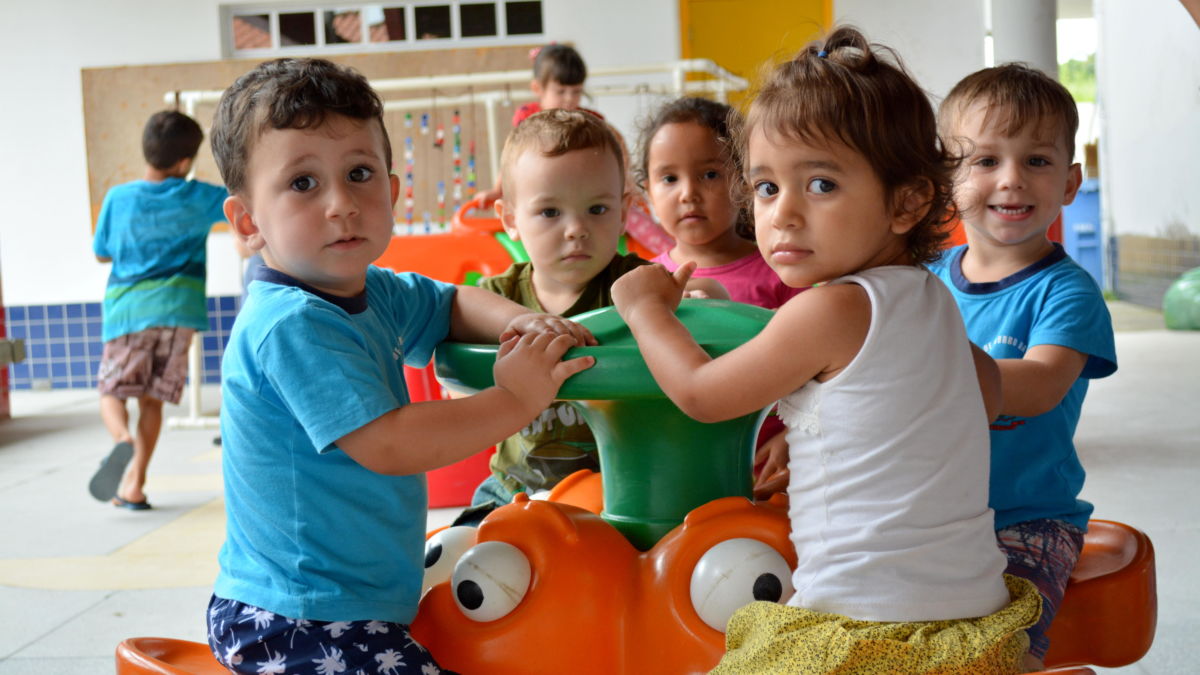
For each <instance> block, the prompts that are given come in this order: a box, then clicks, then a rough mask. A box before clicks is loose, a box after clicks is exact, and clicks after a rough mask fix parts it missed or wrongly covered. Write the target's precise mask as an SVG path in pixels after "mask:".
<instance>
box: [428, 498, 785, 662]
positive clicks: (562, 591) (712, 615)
mask: <svg viewBox="0 0 1200 675" xmlns="http://www.w3.org/2000/svg"><path fill="white" fill-rule="evenodd" d="M460 529H467V530H468V532H467V537H468V538H469V539H470V538H471V537H470V532H469V528H450V529H448V530H444V531H442V532H441V533H438V535H446V536H452V533H455V531H456V530H460ZM438 535H434V536H433V537H431V538H430V541H429V547H428V548H427V550H438V549H439V547H440V546H441V544H440V542H439V540H438V539H439V537H438ZM468 544H469V545H470V548H468V549H467V550H466V552H464V553H462V554H461V557H459V558H458V559H457V564H455V565H453V570H454V571H453V574H452V575H451V577H450V579H449V581H448V582H445V583H440V584H437V585H435V586H434V587H433V588H432V589H431V590H430V591H429V592H428V593H427V594H426V595H425V597H424V598H423V599H422V601H421V608H420V611H419V612H418V613H417V619H416V621H414V622H413V624H412V633H413V637H414V638H416V639H417V641H419V642H420V643H421V644H423V645H425V646H426V647H428V648H429V649H430V651H432V652H433V653H434V654H435V655H436V656H437V658H438V660H439V662H440V663H441V664H442V665H443V666H444V667H446V668H448V669H451V670H454V671H458V672H462V673H490V674H494V675H502V674H504V673H550V672H567V671H569V672H574V673H646V672H654V673H683V672H698V671H705V670H708V669H710V668H712V667H713V666H714V665H716V663H717V661H718V660H719V659H720V658H721V654H722V653H723V652H724V650H725V634H724V629H725V623H726V621H728V619H729V616H730V615H731V614H732V613H733V611H734V610H735V609H737V608H738V607H741V606H742V605H744V604H746V603H747V602H750V601H752V600H755V599H758V600H773V601H779V600H780V599H784V598H786V597H787V596H788V595H790V594H791V571H790V570H791V568H792V567H794V566H795V563H796V560H795V555H794V553H793V552H792V546H791V544H790V542H789V541H788V521H787V517H786V514H785V513H784V511H783V509H782V508H781V506H780V504H779V503H778V502H768V503H759V504H752V503H751V502H750V501H749V500H747V499H745V498H743V497H728V498H725V499H718V500H715V501H713V502H710V503H708V504H705V505H704V506H702V507H700V508H697V509H695V510H694V511H692V512H691V513H690V514H688V516H687V517H686V518H685V519H684V522H683V524H681V525H679V526H678V527H676V528H675V529H674V530H672V531H671V532H670V533H668V534H667V535H666V536H665V537H663V538H662V539H661V540H660V541H659V542H658V543H657V544H656V545H655V546H654V547H652V548H651V549H650V550H648V551H645V552H642V551H639V550H637V548H635V547H634V546H633V545H632V544H630V543H629V541H628V540H627V539H626V538H625V537H624V536H622V535H621V533H620V532H619V531H618V530H617V529H616V528H614V527H613V526H612V525H610V524H608V523H607V522H605V521H604V520H602V519H601V518H600V517H599V516H597V515H596V514H594V513H591V512H588V511H585V510H583V509H579V508H577V507H574V506H570V505H567V504H559V503H555V502H548V501H533V500H529V499H528V498H526V497H525V496H524V495H518V496H517V499H516V501H514V502H513V503H512V504H510V505H508V506H505V507H503V508H500V509H497V510H496V511H495V512H493V513H492V514H491V515H489V516H488V517H487V518H486V519H484V521H483V522H482V523H481V524H480V526H479V528H478V531H477V532H476V533H475V536H474V537H473V542H468ZM460 550H461V549H460ZM451 555H455V554H451ZM515 645H522V647H521V648H514V646H515Z"/></svg>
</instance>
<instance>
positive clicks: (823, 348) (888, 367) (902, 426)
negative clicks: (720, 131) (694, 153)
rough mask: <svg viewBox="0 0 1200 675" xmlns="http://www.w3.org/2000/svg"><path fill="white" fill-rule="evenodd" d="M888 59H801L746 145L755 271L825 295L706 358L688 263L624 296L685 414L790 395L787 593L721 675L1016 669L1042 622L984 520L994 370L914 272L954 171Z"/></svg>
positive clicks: (759, 107) (652, 275) (637, 280)
mask: <svg viewBox="0 0 1200 675" xmlns="http://www.w3.org/2000/svg"><path fill="white" fill-rule="evenodd" d="M878 51H879V48H877V47H876V46H872V45H870V44H868V43H867V41H866V39H865V38H864V37H863V36H862V35H861V34H859V33H858V32H857V31H855V30H854V29H848V28H842V29H839V30H837V31H835V32H834V33H833V34H832V35H830V37H829V38H827V39H826V40H825V41H823V42H820V43H814V44H813V45H810V46H809V47H808V48H807V49H805V50H804V51H802V52H801V53H800V54H799V55H797V56H796V57H795V59H793V60H792V61H790V62H788V63H784V64H782V65H780V66H779V67H778V68H777V69H776V71H775V73H774V74H773V76H772V77H771V78H770V79H769V81H768V82H767V83H766V85H765V86H764V87H763V88H762V90H761V91H760V92H759V94H758V96H757V98H756V99H755V101H754V103H753V105H752V106H751V108H750V111H749V114H748V115H747V118H746V122H745V126H744V128H743V129H741V130H740V133H739V135H738V138H737V144H738V150H739V152H740V156H741V158H742V167H743V171H744V172H745V179H746V182H747V184H748V187H749V189H750V192H751V198H752V202H753V207H754V219H755V228H756V231H755V235H756V239H757V242H758V246H759V249H760V251H761V252H762V255H763V257H764V258H765V259H766V260H767V261H768V262H769V264H770V265H771V267H772V268H773V269H774V270H775V272H776V273H777V274H778V275H779V276H780V278H781V279H782V280H783V281H784V283H786V284H787V285H789V286H792V287H795V288H805V287H813V286H815V287H814V288H811V290H809V291H807V292H805V293H801V294H800V295H798V296H796V297H795V298H793V299H791V300H789V301H788V302H787V303H786V304H785V305H783V306H782V307H781V308H780V309H779V310H778V311H777V313H776V315H775V316H774V317H773V318H772V319H771V321H770V322H769V323H768V324H767V326H766V327H764V328H763V330H762V332H760V333H759V334H758V335H757V336H756V337H754V338H753V339H751V340H750V341H749V342H747V343H746V344H744V345H743V346H742V347H740V348H738V349H736V350H734V351H731V352H729V353H727V354H724V355H722V356H720V357H718V358H712V357H710V356H708V355H707V353H705V352H704V350H703V349H701V348H700V347H699V346H698V345H697V344H696V342H695V341H694V340H693V339H692V337H691V335H690V334H689V333H688V331H687V329H686V328H684V326H683V325H682V324H681V323H680V322H679V321H678V320H677V319H676V318H675V316H674V310H675V308H676V307H677V305H678V303H679V300H680V297H681V294H682V292H683V288H684V284H685V283H686V282H687V279H688V277H689V275H690V274H691V272H692V270H693V269H694V264H686V265H683V266H681V267H680V268H679V270H678V271H677V272H676V273H675V274H674V275H672V274H670V273H668V272H666V271H665V269H664V268H662V267H660V266H648V267H643V268H640V269H637V270H634V271H632V272H630V273H628V274H626V275H625V276H624V277H622V278H621V279H620V280H618V282H617V283H616V285H614V286H613V291H612V292H613V298H614V301H615V304H616V306H617V309H618V311H619V312H620V313H621V316H622V317H623V318H624V319H625V321H626V322H627V323H628V324H629V327H630V329H631V330H632V332H633V335H634V337H635V338H636V339H637V341H638V344H639V346H640V348H641V350H642V353H643V356H644V357H645V359H646V363H647V364H648V366H649V367H650V370H651V372H652V373H653V374H654V377H655V379H656V380H657V381H658V383H659V385H660V386H661V387H662V389H663V391H664V392H665V393H666V394H667V395H668V396H669V397H670V398H671V399H672V401H674V402H675V403H676V405H678V406H679V407H680V408H681V409H682V410H683V411H684V412H685V413H687V414H688V415H690V416H692V417H694V418H696V419H697V420H700V421H704V422H714V421H720V420H726V419H731V418H734V417H737V416H741V415H744V414H748V413H750V412H753V411H756V410H761V409H762V408H764V407H766V406H768V405H770V404H771V403H773V402H775V401H780V414H781V417H782V419H783V420H784V422H785V423H786V424H787V426H788V436H787V440H788V452H787V453H786V455H787V456H784V453H782V452H780V453H777V454H778V456H773V457H771V458H770V459H769V460H768V466H767V468H766V470H764V474H769V473H770V471H771V470H772V469H774V468H779V469H782V468H783V467H784V466H786V467H787V469H788V470H789V471H790V478H789V482H788V486H787V493H788V497H789V517H790V519H791V522H792V542H793V544H794V545H795V548H796V555H797V558H798V560H799V564H798V566H797V568H796V570H795V571H794V574H793V579H792V582H793V586H794V588H795V592H794V594H793V595H792V596H791V598H790V599H786V602H787V607H784V606H781V605H775V604H772V603H762V602H756V603H753V604H751V605H748V606H747V607H745V608H743V609H742V610H739V611H738V612H737V613H735V614H734V616H733V618H732V619H731V620H730V623H729V628H728V631H727V640H726V642H727V647H728V649H729V651H728V652H727V654H726V656H725V658H724V659H722V661H721V664H720V666H719V667H718V669H717V670H718V671H721V672H737V673H746V672H793V673H795V672H825V670H826V669H829V668H834V667H837V664H838V663H846V662H851V663H856V664H860V665H861V664H873V663H874V664H876V666H872V667H879V668H882V670H879V671H878V672H908V673H916V672H922V671H923V670H927V669H930V668H933V667H935V665H936V668H938V669H940V670H939V671H938V672H963V673H968V672H996V673H1004V672H1019V667H1020V666H1019V663H1020V655H1021V653H1023V652H1024V650H1025V645H1026V644H1027V643H1026V642H1024V640H1025V636H1024V630H1023V629H1024V628H1025V627H1026V626H1028V625H1030V624H1032V622H1033V621H1034V620H1036V618H1037V613H1038V611H1039V610H1040V599H1039V596H1038V595H1037V592H1036V590H1032V586H1030V585H1028V584H1027V583H1026V582H1019V581H1016V580H1008V581H1007V582H1006V579H1005V577H1004V576H1003V570H1004V568H1005V559H1004V556H1003V555H1002V554H1001V553H1000V551H999V549H998V547H997V544H996V540H995V535H994V533H993V528H992V520H993V517H992V512H991V510H990V509H989V508H988V506H987V499H988V462H989V459H988V455H989V445H988V444H989V441H988V430H987V428H988V422H989V420H990V419H991V418H993V417H994V416H995V414H996V412H997V410H998V406H999V374H998V371H997V369H996V365H995V363H994V362H992V360H991V359H990V358H988V357H987V356H986V355H985V354H984V353H983V352H982V351H980V350H978V349H976V348H974V346H973V345H971V344H970V343H969V342H968V340H967V337H966V334H965V332H964V329H963V326H962V320H961V318H960V316H959V314H958V310H957V308H956V306H955V303H954V300H953V298H952V297H951V296H950V294H949V292H948V291H947V290H946V289H945V287H944V286H943V285H942V284H941V282H940V281H938V279H937V278H936V277H934V276H932V275H931V274H930V273H929V272H927V271H926V270H925V268H924V267H923V266H922V265H923V263H925V262H928V261H930V260H932V259H934V258H936V256H937V254H938V251H939V250H940V247H941V245H942V242H943V241H944V239H945V238H946V236H947V232H946V229H945V223H946V222H947V220H948V216H947V205H948V199H949V194H950V189H951V183H950V181H951V175H952V172H953V169H954V163H953V160H952V158H950V157H948V155H947V154H946V153H945V152H944V151H943V149H942V146H941V145H940V143H939V141H938V139H937V136H936V127H935V125H934V115H933V110H932V108H931V107H930V105H929V102H928V100H927V98H926V96H925V94H924V92H923V91H922V90H921V89H920V87H919V86H917V85H916V83H914V82H913V81H912V80H911V78H910V77H909V76H908V75H907V74H906V73H905V72H904V70H903V68H902V66H900V65H899V63H898V62H889V61H888V60H886V59H884V58H882V55H881V54H879V53H877V52H878ZM968 624H969V625H968ZM801 625H803V626H806V628H805V629H804V630H800V629H799V628H798V626H801ZM896 631H899V633H897V632H896ZM897 640H900V641H903V642H905V643H906V647H905V648H904V649H902V650H900V651H899V652H898V651H897V650H896V649H895V648H894V646H895V643H896V641H897ZM897 659H903V660H897ZM955 668H958V670H956V669H955ZM869 672H875V671H869Z"/></svg>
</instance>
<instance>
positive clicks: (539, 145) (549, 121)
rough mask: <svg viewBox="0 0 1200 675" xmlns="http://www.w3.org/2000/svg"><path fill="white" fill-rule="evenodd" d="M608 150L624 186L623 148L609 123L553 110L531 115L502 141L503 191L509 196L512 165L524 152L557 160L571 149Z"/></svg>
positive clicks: (576, 112)
mask: <svg viewBox="0 0 1200 675" xmlns="http://www.w3.org/2000/svg"><path fill="white" fill-rule="evenodd" d="M592 148H598V149H599V150H600V151H601V152H603V151H605V150H607V151H608V152H609V153H611V154H612V156H613V157H615V158H616V160H617V167H618V171H619V173H620V177H621V185H622V187H624V185H625V149H624V145H623V144H622V143H621V141H620V140H618V139H617V136H616V134H614V133H613V131H612V129H611V128H610V127H609V126H608V123H607V122H605V121H604V120H602V119H600V118H599V117H597V116H596V115H595V114H593V113H590V112H584V111H582V110H563V109H561V108H555V109H552V110H543V111H542V112H539V113H537V114H534V115H530V116H529V117H528V118H526V119H525V121H523V122H521V123H520V124H518V125H517V128H516V129H513V130H512V133H510V134H509V135H508V138H507V139H505V141H504V150H503V151H501V153H500V177H501V182H502V183H503V184H504V185H503V187H502V189H503V191H504V193H505V194H506V195H509V196H510V197H511V195H512V193H513V188H512V184H511V181H512V179H513V170H512V165H513V164H514V163H515V162H516V161H517V158H518V157H520V156H521V154H522V153H524V152H525V151H527V150H532V151H534V152H537V153H538V154H540V155H541V156H542V157H558V156H560V155H565V154H567V153H568V152H571V151H572V150H590V149H592Z"/></svg>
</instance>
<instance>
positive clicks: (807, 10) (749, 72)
mask: <svg viewBox="0 0 1200 675" xmlns="http://www.w3.org/2000/svg"><path fill="white" fill-rule="evenodd" d="M832 16H833V0H679V25H680V29H681V30H682V31H683V35H682V36H681V39H680V46H681V49H680V55H681V56H682V57H683V58H685V59H711V60H713V61H715V62H716V63H717V65H719V66H721V67H722V68H724V69H725V70H728V71H729V72H731V73H733V74H734V75H738V76H740V77H744V78H746V79H747V80H749V81H750V82H751V86H753V84H754V82H755V81H757V79H758V76H759V71H760V68H761V66H762V64H763V63H776V62H778V61H780V60H782V59H784V58H786V57H789V56H791V55H792V54H795V53H796V52H797V51H799V50H800V48H801V47H803V46H804V45H805V44H807V43H808V42H809V41H810V40H812V39H813V38H814V37H816V36H817V35H819V34H820V33H821V32H823V31H824V30H826V29H827V28H828V27H829V24H830V22H831V21H832ZM743 97H744V96H743V94H740V93H731V94H730V96H729V102H730V103H731V104H734V105H736V104H738V103H740V102H741V100H742V98H743Z"/></svg>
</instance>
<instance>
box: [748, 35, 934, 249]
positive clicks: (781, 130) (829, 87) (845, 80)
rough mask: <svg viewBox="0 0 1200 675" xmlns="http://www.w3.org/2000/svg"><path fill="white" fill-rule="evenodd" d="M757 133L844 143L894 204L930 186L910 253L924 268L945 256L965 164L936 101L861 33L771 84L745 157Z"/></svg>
mask: <svg viewBox="0 0 1200 675" xmlns="http://www.w3.org/2000/svg"><path fill="white" fill-rule="evenodd" d="M756 128H761V129H763V130H765V131H768V132H773V133H778V134H781V135H782V136H784V137H785V138H792V139H798V140H805V141H808V140H814V139H821V138H835V139H838V140H840V141H841V142H842V143H844V144H846V145H847V146H849V147H850V148H853V149H854V150H855V151H857V152H858V153H859V154H861V155H862V156H863V157H864V158H865V159H866V160H867V163H868V164H870V165H871V168H872V169H873V170H874V171H875V175H876V176H878V177H879V180H880V182H881V183H883V188H884V194H885V195H886V196H887V198H888V199H893V198H894V197H895V196H896V193H897V190H901V189H904V188H906V187H909V186H913V185H918V186H920V185H924V186H928V187H929V188H930V189H931V194H930V200H929V201H928V202H926V203H925V204H923V205H921V206H922V208H926V209H927V210H926V211H925V215H924V217H923V218H921V219H920V220H919V221H918V222H917V224H916V225H914V226H913V228H912V229H911V230H909V232H908V235H907V246H906V249H907V251H908V253H909V255H911V256H912V259H913V262H914V263H917V264H920V263H924V262H929V261H932V260H935V259H937V257H938V256H939V255H941V249H942V245H943V244H944V242H945V241H946V239H947V238H948V237H949V236H950V223H951V222H952V220H953V211H952V209H951V207H950V204H951V201H950V200H951V194H952V191H953V187H954V171H955V170H956V168H957V158H956V157H955V156H954V155H953V154H952V153H950V152H948V151H947V150H946V148H945V147H944V146H943V145H942V142H941V139H940V138H939V137H938V128H937V119H936V117H935V115H934V112H933V105H932V104H930V102H929V97H928V95H927V94H926V93H925V91H924V90H922V89H921V87H920V86H919V85H918V84H917V83H916V82H915V81H914V80H913V78H912V77H911V76H910V75H909V74H908V72H907V71H906V70H905V69H904V66H903V64H902V62H901V61H900V57H899V56H898V55H897V54H896V53H895V51H893V50H892V49H890V48H888V47H884V46H882V45H877V44H872V43H870V42H868V41H867V38H866V37H865V36H864V35H863V34H862V33H861V32H859V31H858V30H857V29H855V28H853V27H850V26H842V27H839V28H836V29H835V30H834V31H833V32H832V33H830V34H829V36H828V37H826V38H825V39H824V40H817V41H815V42H812V43H810V44H809V45H808V46H807V47H805V48H804V49H803V50H802V51H801V52H800V53H799V54H797V55H796V56H795V58H793V59H792V60H790V61H787V62H786V63H782V64H780V65H778V66H776V67H775V69H774V70H773V71H772V72H771V73H770V75H769V76H768V77H767V81H766V83H765V84H763V85H762V88H761V89H760V90H759V91H758V94H757V96H755V98H754V101H753V102H752V103H751V105H750V110H749V112H748V113H747V114H746V122H745V124H744V125H743V126H742V127H741V128H740V129H738V130H736V131H735V134H734V138H735V139H736V143H737V147H738V154H739V155H740V156H741V157H743V158H745V156H746V153H745V151H746V147H747V144H748V143H749V138H750V132H751V131H752V130H754V129H756ZM743 163H744V160H743Z"/></svg>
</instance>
